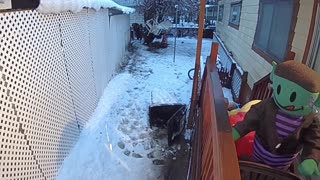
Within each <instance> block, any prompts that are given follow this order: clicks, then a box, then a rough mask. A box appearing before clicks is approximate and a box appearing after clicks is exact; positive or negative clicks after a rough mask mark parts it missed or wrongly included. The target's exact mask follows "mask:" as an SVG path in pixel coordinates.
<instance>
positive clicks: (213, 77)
mask: <svg viewBox="0 0 320 180" xmlns="http://www.w3.org/2000/svg"><path fill="white" fill-rule="evenodd" d="M212 46H213V48H212V51H211V54H210V56H209V57H208V58H207V63H206V67H205V70H204V74H203V79H202V85H201V93H200V98H199V103H198V107H197V113H195V116H196V117H195V129H194V136H193V138H192V141H193V142H192V157H191V170H190V174H189V179H190V180H200V179H201V180H240V170H239V164H238V158H237V155H236V149H235V144H234V140H233V137H232V133H231V126H230V123H229V118H228V114H227V107H226V105H225V101H224V96H223V92H222V87H221V84H220V80H219V75H218V71H217V69H216V55H217V53H218V44H217V43H213V44H212Z"/></svg>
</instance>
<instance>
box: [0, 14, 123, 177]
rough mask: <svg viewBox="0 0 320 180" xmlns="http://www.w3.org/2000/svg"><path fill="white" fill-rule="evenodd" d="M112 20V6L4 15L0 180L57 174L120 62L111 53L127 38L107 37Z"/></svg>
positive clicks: (0, 31) (0, 19)
mask: <svg viewBox="0 0 320 180" xmlns="http://www.w3.org/2000/svg"><path fill="white" fill-rule="evenodd" d="M120 16H122V18H124V20H122V21H119V22H115V23H120V24H121V23H122V24H123V25H125V26H124V27H126V26H127V28H128V29H129V24H128V25H126V23H127V20H126V19H128V16H126V15H120ZM108 20H109V17H108V10H102V11H99V12H95V11H91V10H87V9H86V10H83V11H82V12H80V13H77V14H73V13H69V12H67V13H62V14H58V15H42V14H39V13H37V12H36V11H14V12H6V13H0V179H1V180H2V179H13V180H17V179H54V178H55V176H56V174H57V172H58V169H59V167H60V166H61V165H62V163H63V160H64V158H65V157H66V156H67V155H68V153H69V151H70V150H71V148H72V147H73V145H74V143H75V142H76V140H77V138H78V136H79V133H80V130H81V129H82V128H83V126H84V124H85V123H86V121H87V120H88V119H89V117H90V115H91V113H92V112H93V110H94V108H95V107H96V104H97V102H98V98H99V97H100V95H101V94H102V90H103V88H104V87H105V86H106V84H107V82H108V81H109V80H110V78H111V74H112V73H114V72H111V70H113V69H108V65H109V64H110V66H112V67H113V66H115V65H116V64H118V63H119V62H120V61H121V60H122V59H117V58H121V56H122V57H123V53H122V54H121V55H112V56H108V53H107V52H109V53H110V52H111V51H112V50H110V49H111V48H119V49H120V50H114V51H115V52H122V51H124V48H125V43H126V42H127V40H126V39H125V38H124V39H121V41H123V40H125V42H123V43H120V45H119V46H117V47H114V46H113V45H112V43H110V42H108V41H109V39H108V34H110V32H109V31H110V28H109V21H108ZM127 31H128V30H127ZM121 36H124V34H122V35H120V36H118V37H121ZM125 36H126V37H129V36H128V35H125ZM99 37H101V38H99ZM111 53H112V52H111ZM110 57H115V58H110ZM108 70H109V71H108Z"/></svg>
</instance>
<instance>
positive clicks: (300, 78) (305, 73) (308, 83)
mask: <svg viewBox="0 0 320 180" xmlns="http://www.w3.org/2000/svg"><path fill="white" fill-rule="evenodd" d="M275 74H276V75H278V76H280V77H282V78H285V79H287V80H289V81H292V82H294V83H296V84H298V85H299V86H301V87H303V88H305V89H306V90H308V91H310V92H312V93H317V92H320V74H319V73H317V72H315V71H313V70H312V69H310V68H309V67H308V66H306V65H304V64H301V63H299V62H297V61H285V62H283V63H280V64H279V65H277V67H276V69H275Z"/></svg>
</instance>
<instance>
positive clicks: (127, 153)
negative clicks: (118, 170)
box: [123, 149, 131, 156]
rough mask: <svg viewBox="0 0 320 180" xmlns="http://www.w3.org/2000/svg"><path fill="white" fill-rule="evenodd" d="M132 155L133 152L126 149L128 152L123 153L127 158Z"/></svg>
mask: <svg viewBox="0 0 320 180" xmlns="http://www.w3.org/2000/svg"><path fill="white" fill-rule="evenodd" d="M130 153H131V152H130V151H129V150H128V149H126V150H125V151H124V152H123V154H124V155H126V156H129V155H130Z"/></svg>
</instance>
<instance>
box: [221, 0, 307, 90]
mask: <svg viewBox="0 0 320 180" xmlns="http://www.w3.org/2000/svg"><path fill="white" fill-rule="evenodd" d="M232 2H237V0H222V1H220V2H219V4H220V5H221V4H224V12H223V20H222V22H219V23H218V27H217V34H218V35H219V37H220V38H221V39H222V41H224V43H225V45H226V47H227V48H228V49H229V50H230V51H232V53H233V55H234V58H235V60H236V61H237V62H238V63H239V64H240V66H241V67H242V68H243V69H244V70H246V71H248V72H249V75H248V84H249V86H250V87H252V86H253V84H254V83H255V82H256V81H258V80H259V79H261V78H262V77H264V76H265V75H266V74H268V73H269V72H270V71H271V69H272V66H271V64H270V63H268V62H267V61H266V60H265V59H263V58H262V57H261V56H260V55H258V54H257V53H255V52H254V51H253V50H252V48H251V47H252V43H253V40H254V35H255V30H256V26H257V20H258V11H259V0H243V1H242V10H241V17H240V26H239V30H237V29H235V28H233V27H230V26H229V25H228V22H229V14H230V7H231V5H230V4H231V3H232ZM312 4H313V1H311V0H300V11H299V14H298V20H297V25H296V30H295V31H296V33H295V36H294V40H293V44H292V51H293V52H295V53H296V59H299V60H301V59H302V57H303V53H304V48H305V45H306V41H307V36H308V31H309V26H310V20H311V13H312Z"/></svg>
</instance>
